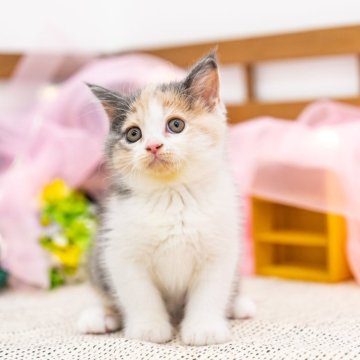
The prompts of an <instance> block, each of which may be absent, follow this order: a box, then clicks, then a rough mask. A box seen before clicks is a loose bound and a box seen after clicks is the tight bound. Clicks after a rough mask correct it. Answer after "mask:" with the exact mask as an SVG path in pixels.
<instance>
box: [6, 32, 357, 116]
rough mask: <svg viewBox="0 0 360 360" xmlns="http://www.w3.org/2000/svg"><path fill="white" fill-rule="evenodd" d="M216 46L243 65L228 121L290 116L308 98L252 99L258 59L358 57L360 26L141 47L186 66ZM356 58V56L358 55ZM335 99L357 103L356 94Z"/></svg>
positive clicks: (225, 58)
mask: <svg viewBox="0 0 360 360" xmlns="http://www.w3.org/2000/svg"><path fill="white" fill-rule="evenodd" d="M215 47H217V48H218V53H219V58H220V61H221V63H222V64H239V65H242V66H244V67H245V79H246V100H245V101H244V102H243V103H241V104H227V108H228V114H229V122H231V123H235V122H240V121H244V120H247V119H251V118H252V117H255V116H260V115H270V116H277V117H281V118H285V119H294V118H295V117H296V116H297V115H298V114H299V113H300V112H301V110H302V109H303V108H304V107H305V106H306V105H307V104H308V103H309V102H311V101H312V100H314V99H309V100H308V101H298V102H263V101H259V100H257V98H256V91H255V87H254V83H255V71H254V68H255V66H256V64H257V63H258V62H262V61H269V60H287V59H300V58H309V57H321V56H329V55H356V56H358V57H359V56H360V25H355V26H347V27H339V28H329V29H321V30H311V31H303V32H296V33H288V34H280V35H271V36H261V37H253V38H247V39H233V40H219V41H214V42H206V43H199V44H192V45H181V46H175V47H166V48H161V49H148V50H142V52H146V53H149V54H153V55H156V56H160V57H162V58H164V59H167V60H169V61H171V62H173V63H174V64H176V65H179V66H182V67H184V66H185V67H187V66H189V64H191V63H192V62H193V61H194V60H196V59H198V58H199V57H201V56H202V55H204V54H205V53H206V52H208V51H209V50H210V49H213V48H215ZM20 57H21V55H19V54H7V55H0V78H6V77H9V76H10V75H11V73H12V72H13V70H14V68H15V66H16V63H17V62H18V60H19V59H20ZM359 59H360V58H359ZM336 100H338V101H342V102H346V103H350V104H354V105H360V85H359V95H358V96H356V97H352V98H342V99H336Z"/></svg>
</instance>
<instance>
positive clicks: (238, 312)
mask: <svg viewBox="0 0 360 360" xmlns="http://www.w3.org/2000/svg"><path fill="white" fill-rule="evenodd" d="M233 289H234V290H233V295H232V298H231V301H230V306H229V308H228V317H229V318H231V319H249V318H252V317H254V316H255V314H256V304H255V303H254V301H253V300H252V299H251V298H250V297H248V296H246V295H244V294H243V291H242V289H241V281H240V279H239V278H238V279H236V281H235V283H234V287H233Z"/></svg>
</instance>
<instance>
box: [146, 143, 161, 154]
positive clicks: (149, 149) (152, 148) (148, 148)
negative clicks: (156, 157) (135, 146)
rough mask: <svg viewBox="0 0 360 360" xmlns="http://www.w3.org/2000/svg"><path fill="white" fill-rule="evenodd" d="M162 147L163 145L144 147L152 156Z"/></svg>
mask: <svg viewBox="0 0 360 360" xmlns="http://www.w3.org/2000/svg"><path fill="white" fill-rule="evenodd" d="M163 145H164V144H150V145H148V146H147V147H146V150H147V151H151V152H152V153H153V154H156V153H157V152H158V150H159V149H160V148H161V147H162V146H163Z"/></svg>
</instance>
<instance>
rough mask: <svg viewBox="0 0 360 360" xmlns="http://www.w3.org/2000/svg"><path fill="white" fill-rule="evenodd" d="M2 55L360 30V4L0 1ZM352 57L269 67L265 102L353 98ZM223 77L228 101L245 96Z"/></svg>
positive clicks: (262, 90)
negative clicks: (336, 28)
mask: <svg viewBox="0 0 360 360" xmlns="http://www.w3.org/2000/svg"><path fill="white" fill-rule="evenodd" d="M0 9H1V13H0V52H4V51H9V52H11V51H21V52H23V51H34V50H36V51H45V52H48V51H56V52H62V51H76V52H88V53H89V52H90V53H92V52H108V51H109V52H113V51H121V50H131V49H139V48H147V47H159V46H165V45H169V44H171V45H173V44H178V43H189V42H197V41H203V40H216V39H221V38H229V37H246V36H253V35H259V34H268V33H279V32H284V31H296V30H301V29H307V28H321V27H329V26H336V25H346V24H359V23H360V0H246V1H244V0H221V1H220V0H218V1H216V2H214V1H211V0H205V1H204V0H177V1H170V0H143V1H142V0H103V1H100V0H31V1H30V0H0ZM358 69H359V67H358V66H357V62H356V59H355V58H354V57H349V56H345V57H335V58H328V59H321V60H317V59H313V60H301V61H291V62H285V63H284V62H275V63H271V62H270V63H269V62H267V63H263V64H260V65H259V66H258V68H257V75H258V76H257V78H258V79H259V84H258V88H257V93H258V95H259V98H261V99H266V100H277V99H289V100H290V99H296V98H306V99H307V98H311V97H318V96H321V97H326V96H350V95H353V94H355V93H356V92H357V91H358V80H359V74H358ZM234 71H239V69H237V70H234V69H232V70H231V69H230V71H229V70H225V72H224V74H223V78H224V83H225V86H224V95H225V98H226V100H228V101H230V102H232V101H236V100H238V99H242V98H243V97H244V87H243V86H242V85H241V84H240V85H239V84H238V83H234V81H232V79H234V78H241V74H237V75H235V76H234Z"/></svg>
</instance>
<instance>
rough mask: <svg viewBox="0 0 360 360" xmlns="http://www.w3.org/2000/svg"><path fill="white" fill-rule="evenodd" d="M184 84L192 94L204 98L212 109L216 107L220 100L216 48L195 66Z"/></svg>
mask: <svg viewBox="0 0 360 360" xmlns="http://www.w3.org/2000/svg"><path fill="white" fill-rule="evenodd" d="M184 85H185V88H186V89H188V90H189V92H190V95H191V96H194V97H196V98H200V99H202V100H203V102H204V103H205V105H206V106H207V107H208V108H209V109H210V110H213V109H214V108H215V106H216V105H217V104H218V103H219V101H220V95H219V90H220V84H219V71H218V65H217V61H216V52H215V50H213V51H211V52H210V53H209V54H208V55H206V56H205V57H203V58H202V59H201V60H200V61H199V62H197V63H196V64H195V65H194V66H193V68H192V69H191V70H190V73H189V75H188V76H187V77H186V79H185V81H184Z"/></svg>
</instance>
